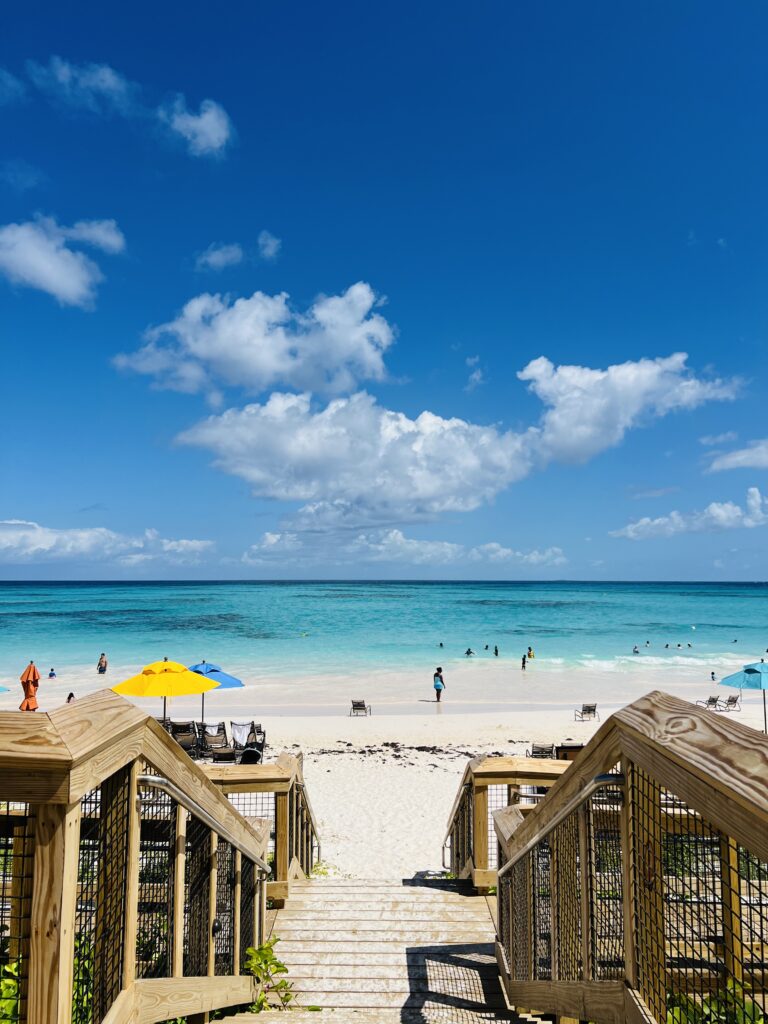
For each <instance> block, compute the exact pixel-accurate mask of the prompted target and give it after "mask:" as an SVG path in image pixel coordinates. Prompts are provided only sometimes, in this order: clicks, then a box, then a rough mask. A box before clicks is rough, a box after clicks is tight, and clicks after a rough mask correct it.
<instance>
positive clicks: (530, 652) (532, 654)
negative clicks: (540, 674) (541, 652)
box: [528, 647, 536, 661]
mask: <svg viewBox="0 0 768 1024" xmlns="http://www.w3.org/2000/svg"><path fill="white" fill-rule="evenodd" d="M535 657H536V655H535V654H534V653H533V648H532V647H529V648H528V661H530V660H531V658H535Z"/></svg>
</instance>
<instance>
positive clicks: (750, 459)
mask: <svg viewBox="0 0 768 1024" xmlns="http://www.w3.org/2000/svg"><path fill="white" fill-rule="evenodd" d="M709 468H710V470H711V471H712V472H714V473H716V472H719V471H720V470H723V469H768V438H763V439H762V440H760V441H750V442H749V444H748V445H747V446H746V448H737V449H736V450H735V451H732V452H726V453H725V454H724V455H718V456H717V457H716V458H715V459H713V460H712V464H711V465H710V467H709Z"/></svg>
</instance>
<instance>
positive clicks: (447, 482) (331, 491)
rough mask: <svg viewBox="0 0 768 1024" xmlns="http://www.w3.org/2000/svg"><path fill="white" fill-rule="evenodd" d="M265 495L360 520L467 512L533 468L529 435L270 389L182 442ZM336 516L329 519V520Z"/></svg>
mask: <svg viewBox="0 0 768 1024" xmlns="http://www.w3.org/2000/svg"><path fill="white" fill-rule="evenodd" d="M179 440H180V441H181V443H182V444H190V445H195V446H198V447H203V448H207V449H209V450H210V451H213V452H214V454H215V457H216V462H215V464H216V465H217V466H219V467H220V468H221V469H223V470H225V471H226V472H228V473H232V474H234V475H235V476H239V477H242V478H243V479H245V480H247V481H248V483H249V484H250V485H251V487H252V488H253V492H254V494H256V495H259V496H261V497H269V498H278V499H281V500H283V501H306V502H318V503H327V504H326V505H325V506H323V509H324V511H326V512H328V511H330V510H329V508H328V505H330V504H331V503H337V502H341V503H342V505H341V508H342V509H343V510H347V508H348V506H349V505H352V506H354V508H355V513H356V516H357V519H358V521H361V520H365V519H366V517H367V515H368V514H369V513H370V515H371V516H372V517H373V518H374V520H378V521H382V519H384V518H388V519H389V521H390V522H391V521H392V520H393V519H397V518H402V517H403V516H404V515H405V516H406V517H413V516H425V515H433V514H435V513H438V512H447V511H469V510H471V509H474V508H477V507H478V506H479V505H481V504H482V503H483V502H484V501H487V500H489V499H490V498H492V497H493V496H494V495H495V494H496V493H497V492H498V491H499V490H501V489H502V488H503V487H506V486H508V485H509V484H510V483H511V482H512V481H513V480H515V479H520V478H521V477H522V476H525V474H526V473H527V472H528V470H529V468H530V456H529V454H528V453H527V451H526V446H525V436H524V435H517V434H514V433H511V432H508V433H501V432H500V431H499V430H497V429H496V428H495V427H482V426H476V425H474V424H471V423H467V422H465V421H464V420H461V419H457V418H454V419H443V418H442V417H440V416H436V415H435V414H434V413H431V412H424V413H422V414H421V415H420V416H418V417H417V418H416V419H410V418H409V417H407V416H405V415H404V414H403V413H397V412H391V411H390V410H388V409H384V408H382V407H381V406H380V405H378V404H377V402H376V401H375V399H374V398H372V397H371V396H370V395H368V394H367V393H365V392H358V393H356V394H354V395H352V396H350V397H349V398H340V399H336V400H334V401H332V402H331V403H330V404H329V405H328V406H326V407H325V408H324V409H321V410H319V411H317V412H315V411H313V409H312V405H311V401H310V397H309V395H306V394H304V395H292V394H281V393H275V394H273V395H271V396H270V398H269V399H268V401H267V402H265V403H264V404H263V405H261V404H253V405H248V406H246V407H245V408H243V409H229V410H228V411H227V412H225V413H223V414H222V415H220V416H211V417H209V418H208V419H207V420H204V421H203V422H201V423H198V424H197V425H196V426H194V427H192V428H191V429H190V430H187V431H185V432H184V433H183V434H182V435H181V436H180V438H179ZM329 518H332V517H329Z"/></svg>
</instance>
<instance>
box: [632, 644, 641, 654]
mask: <svg viewBox="0 0 768 1024" xmlns="http://www.w3.org/2000/svg"><path fill="white" fill-rule="evenodd" d="M632 653H633V654H639V653H640V648H639V647H638V646H637V644H635V646H634V647H633V648H632Z"/></svg>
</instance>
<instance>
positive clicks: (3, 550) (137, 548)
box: [0, 519, 214, 565]
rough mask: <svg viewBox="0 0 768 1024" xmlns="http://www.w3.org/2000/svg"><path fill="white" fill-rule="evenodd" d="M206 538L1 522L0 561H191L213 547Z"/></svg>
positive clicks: (22, 522) (13, 520)
mask: <svg viewBox="0 0 768 1024" xmlns="http://www.w3.org/2000/svg"><path fill="white" fill-rule="evenodd" d="M213 547H214V544H213V541H209V540H168V539H165V538H163V537H161V536H160V535H159V534H158V532H157V531H156V530H146V531H145V532H144V533H143V534H142V535H140V536H136V537H131V536H128V535H126V534H121V533H116V532H115V531H114V530H108V529H106V528H104V527H88V528H77V529H57V528H54V527H50V526H41V525H40V524H39V523H33V522H28V521H26V520H23V519H6V520H2V521H0V563H5V564H17V563H29V562H35V563H37V562H49V561H64V560H67V559H80V560H83V561H104V560H112V561H115V562H116V563H118V564H120V565H136V564H138V563H139V562H146V561H150V560H162V561H168V562H173V563H174V564H192V563H195V562H197V561H199V558H200V556H201V555H202V554H204V553H205V552H207V551H210V550H212V548H213Z"/></svg>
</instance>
